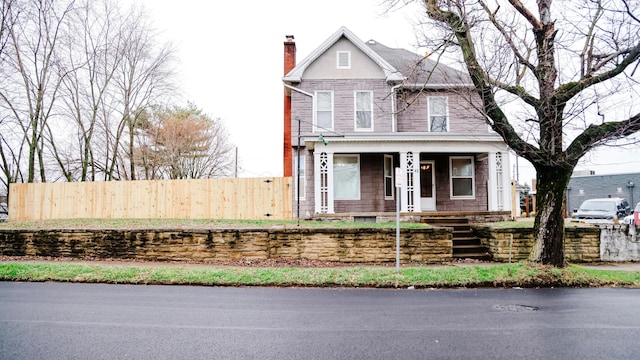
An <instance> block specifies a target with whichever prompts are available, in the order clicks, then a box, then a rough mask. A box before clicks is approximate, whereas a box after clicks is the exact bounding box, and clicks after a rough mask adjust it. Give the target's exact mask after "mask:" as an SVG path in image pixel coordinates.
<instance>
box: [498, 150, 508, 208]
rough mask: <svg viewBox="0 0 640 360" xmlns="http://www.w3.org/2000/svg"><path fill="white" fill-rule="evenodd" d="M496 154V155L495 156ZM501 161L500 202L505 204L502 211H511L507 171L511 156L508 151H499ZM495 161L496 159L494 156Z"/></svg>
mask: <svg viewBox="0 0 640 360" xmlns="http://www.w3.org/2000/svg"><path fill="white" fill-rule="evenodd" d="M497 154H498V153H496V155H497ZM499 154H500V155H501V156H500V157H501V160H502V173H501V175H502V188H503V191H502V199H503V200H502V201H503V203H504V204H505V206H504V209H503V210H502V211H511V175H510V172H509V169H510V168H511V160H510V158H511V156H509V152H508V151H501V152H500V153H499ZM496 159H498V157H497V156H496Z"/></svg>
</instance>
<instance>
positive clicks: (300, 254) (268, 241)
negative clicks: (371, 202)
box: [0, 228, 452, 263]
mask: <svg viewBox="0 0 640 360" xmlns="http://www.w3.org/2000/svg"><path fill="white" fill-rule="evenodd" d="M451 238H452V234H451V232H449V231H447V230H445V229H402V231H401V242H400V248H401V253H400V258H401V260H402V261H417V262H446V261H450V260H451V255H452V241H451ZM395 239H396V235H395V229H339V230H338V231H336V229H297V228H296V229H270V230H264V229H241V230H235V229H233V230H230V229H228V230H225V229H215V230H46V231H45V230H42V231H36V230H5V229H0V254H2V255H5V256H53V257H70V258H98V259H107V258H118V259H136V260H153V261H216V260H230V259H234V260H235V259H247V260H250V259H277V258H287V259H314V260H322V261H336V262H343V263H384V262H395V256H396V255H395V242H396V240H395Z"/></svg>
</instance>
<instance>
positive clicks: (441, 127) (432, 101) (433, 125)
mask: <svg viewBox="0 0 640 360" xmlns="http://www.w3.org/2000/svg"><path fill="white" fill-rule="evenodd" d="M427 99H428V103H429V131H432V132H447V131H449V102H448V99H447V97H445V96H429V97H428V98H427Z"/></svg>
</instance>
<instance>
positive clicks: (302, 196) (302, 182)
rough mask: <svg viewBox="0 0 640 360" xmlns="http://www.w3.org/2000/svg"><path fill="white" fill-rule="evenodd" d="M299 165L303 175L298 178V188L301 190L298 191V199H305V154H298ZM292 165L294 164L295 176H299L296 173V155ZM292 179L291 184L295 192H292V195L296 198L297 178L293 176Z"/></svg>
mask: <svg viewBox="0 0 640 360" xmlns="http://www.w3.org/2000/svg"><path fill="white" fill-rule="evenodd" d="M300 165H301V168H302V170H303V171H302V175H303V176H302V178H300V190H302V191H300V200H306V199H307V197H306V193H307V183H306V177H307V167H306V165H307V162H306V158H305V155H302V154H300ZM294 166H295V169H294V172H295V174H296V176H300V175H298V157H297V156H296V157H295V160H294ZM294 180H295V183H294V184H293V187H294V189H295V192H294V193H293V196H294V198H296V199H297V195H298V179H297V178H295V179H294Z"/></svg>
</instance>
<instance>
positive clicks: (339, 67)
mask: <svg viewBox="0 0 640 360" xmlns="http://www.w3.org/2000/svg"><path fill="white" fill-rule="evenodd" d="M341 54H347V63H348V64H347V65H344V66H341V65H340V55H341ZM336 69H339V70H348V69H351V51H340V50H338V51H336Z"/></svg>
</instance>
